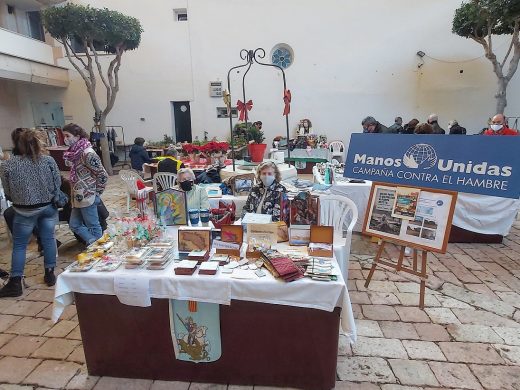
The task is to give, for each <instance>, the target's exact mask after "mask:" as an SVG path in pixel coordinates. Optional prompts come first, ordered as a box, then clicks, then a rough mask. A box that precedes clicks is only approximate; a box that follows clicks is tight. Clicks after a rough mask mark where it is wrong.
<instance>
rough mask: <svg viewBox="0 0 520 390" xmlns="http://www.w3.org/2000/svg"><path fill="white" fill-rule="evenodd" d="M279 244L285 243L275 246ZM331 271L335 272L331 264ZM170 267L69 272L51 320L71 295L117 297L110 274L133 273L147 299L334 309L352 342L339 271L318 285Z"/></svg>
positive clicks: (351, 321) (58, 290)
mask: <svg viewBox="0 0 520 390" xmlns="http://www.w3.org/2000/svg"><path fill="white" fill-rule="evenodd" d="M280 245H282V246H283V245H284V244H280ZM333 263H334V267H335V268H336V269H338V265H337V263H336V261H335V260H334V261H333ZM174 266H175V264H173V263H172V264H170V265H169V266H168V267H167V268H166V269H164V270H162V271H150V270H146V269H133V270H129V269H124V268H123V267H120V268H119V269H117V270H116V271H114V272H97V271H93V270H90V271H88V272H69V271H68V270H67V271H65V272H63V273H62V274H60V275H59V276H58V279H57V281H56V289H55V296H54V306H53V313H52V319H53V320H54V321H57V320H58V319H59V317H60V315H61V314H62V312H63V310H64V309H65V307H66V306H67V305H69V304H71V303H72V302H73V299H74V295H73V293H74V292H78V293H85V294H103V295H116V294H115V290H114V276H116V275H120V274H127V275H138V276H139V278H146V279H148V283H149V286H150V297H152V298H166V299H180V300H193V301H200V302H212V303H218V304H222V305H229V304H231V300H232V299H236V300H244V301H254V302H262V303H269V304H275V305H288V306H297V307H304V308H312V309H318V310H325V311H329V312H330V311H333V310H334V308H335V307H340V308H341V325H342V329H343V331H344V332H345V334H346V335H347V336H349V337H350V339H351V341H352V342H355V340H356V326H355V323H354V316H353V313H352V306H351V303H350V297H349V294H348V290H347V288H346V285H345V281H344V280H343V277H342V276H341V272H339V276H338V280H337V281H335V282H333V281H331V282H319V281H314V280H311V279H309V278H303V279H300V280H297V281H294V282H290V283H285V282H283V281H280V280H277V279H275V278H274V277H273V276H272V275H271V274H270V273H268V272H266V273H267V275H266V276H264V277H262V278H258V277H256V279H251V280H244V279H234V278H232V277H231V275H229V274H222V273H221V272H220V270H219V271H218V273H217V275H213V276H210V275H198V273H197V272H196V273H195V274H194V275H192V276H183V275H175V273H174V270H173V268H174Z"/></svg>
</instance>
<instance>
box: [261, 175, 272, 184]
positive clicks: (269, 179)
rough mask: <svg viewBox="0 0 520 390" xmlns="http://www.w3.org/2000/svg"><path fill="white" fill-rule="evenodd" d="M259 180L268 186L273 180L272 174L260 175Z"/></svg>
mask: <svg viewBox="0 0 520 390" xmlns="http://www.w3.org/2000/svg"><path fill="white" fill-rule="evenodd" d="M260 180H262V183H264V186H266V187H269V186H270V185H271V184H273V182H274V176H267V175H262V176H260Z"/></svg>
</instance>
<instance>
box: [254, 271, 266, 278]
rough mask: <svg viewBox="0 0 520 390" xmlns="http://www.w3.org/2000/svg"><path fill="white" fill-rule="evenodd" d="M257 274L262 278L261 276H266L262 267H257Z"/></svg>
mask: <svg viewBox="0 0 520 390" xmlns="http://www.w3.org/2000/svg"><path fill="white" fill-rule="evenodd" d="M255 275H256V276H258V277H259V278H261V277H263V276H265V272H264V271H263V270H261V269H257V270H256V271H255Z"/></svg>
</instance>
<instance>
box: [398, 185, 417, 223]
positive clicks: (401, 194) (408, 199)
mask: <svg viewBox="0 0 520 390" xmlns="http://www.w3.org/2000/svg"><path fill="white" fill-rule="evenodd" d="M420 193H421V190H419V189H417V188H408V187H397V189H396V193H395V201H394V208H393V210H392V217H397V218H402V219H409V220H413V219H414V217H415V212H416V209H417V201H418V199H419V194H420Z"/></svg>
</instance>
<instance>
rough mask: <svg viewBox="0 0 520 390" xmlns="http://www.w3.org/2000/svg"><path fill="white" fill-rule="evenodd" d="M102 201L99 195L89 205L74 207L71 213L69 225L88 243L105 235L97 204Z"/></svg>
mask: <svg viewBox="0 0 520 390" xmlns="http://www.w3.org/2000/svg"><path fill="white" fill-rule="evenodd" d="M100 202H101V199H100V198H99V196H97V195H96V200H95V201H94V203H93V204H91V205H90V206H88V207H81V208H76V207H74V208H73V209H72V211H71V213H70V219H69V227H70V229H71V230H72V231H73V232H74V233H76V234H77V235H78V236H80V237H81V238H82V239H83V241H85V242H86V243H87V245H90V244H92V243H93V242H94V241H96V240H97V239H98V238H101V236H102V235H103V229H101V225H100V224H99V216H98V210H97V206H98V204H99V203H100Z"/></svg>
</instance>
